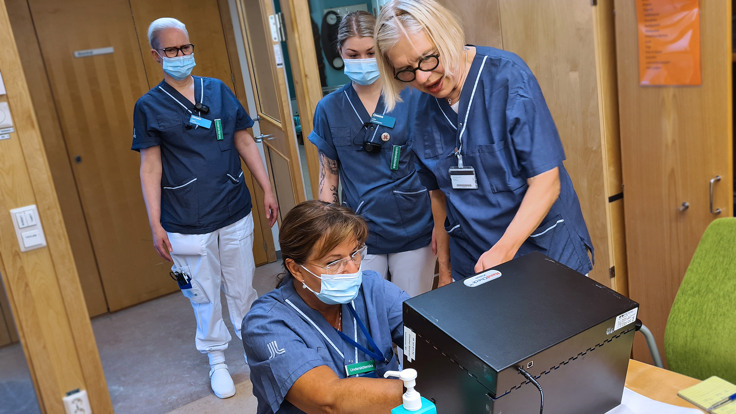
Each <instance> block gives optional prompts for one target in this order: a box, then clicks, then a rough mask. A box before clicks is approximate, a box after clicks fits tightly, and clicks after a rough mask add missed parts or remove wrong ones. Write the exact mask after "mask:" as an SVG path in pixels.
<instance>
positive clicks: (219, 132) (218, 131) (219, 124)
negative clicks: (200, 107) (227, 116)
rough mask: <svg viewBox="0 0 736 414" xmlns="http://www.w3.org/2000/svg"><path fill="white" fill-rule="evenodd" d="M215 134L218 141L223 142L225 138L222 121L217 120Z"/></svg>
mask: <svg viewBox="0 0 736 414" xmlns="http://www.w3.org/2000/svg"><path fill="white" fill-rule="evenodd" d="M215 133H216V134H217V140H218V141H222V140H223V139H224V137H223V136H222V120H220V119H215Z"/></svg>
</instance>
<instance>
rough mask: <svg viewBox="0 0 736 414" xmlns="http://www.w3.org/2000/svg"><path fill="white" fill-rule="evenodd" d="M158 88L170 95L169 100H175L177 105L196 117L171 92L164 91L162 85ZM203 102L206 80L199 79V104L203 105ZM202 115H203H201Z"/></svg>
mask: <svg viewBox="0 0 736 414" xmlns="http://www.w3.org/2000/svg"><path fill="white" fill-rule="evenodd" d="M158 88H159V89H161V90H162V91H164V93H165V94H167V95H169V98H171V99H173V100H174V101H176V103H178V104H179V105H181V107H182V108H184V110H186V111H187V112H189V113H190V114H192V115H194V113H193V112H192V111H191V110H190V109H189V108H187V107H186V106H185V105H184V104H183V103H181V102H180V101H179V100H178V99H176V98H174V95H172V94H170V93H169V92H167V91H166V89H164V88H162V87H161V85H159V86H158ZM202 102H204V78H199V103H202ZM200 115H201V113H200Z"/></svg>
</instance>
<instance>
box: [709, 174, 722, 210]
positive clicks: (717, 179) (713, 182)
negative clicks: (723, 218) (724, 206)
mask: <svg viewBox="0 0 736 414" xmlns="http://www.w3.org/2000/svg"><path fill="white" fill-rule="evenodd" d="M718 181H721V176H720V175H716V176H715V177H713V178H711V179H710V214H721V209H720V208H717V209H715V210H713V184H715V183H716V182H718Z"/></svg>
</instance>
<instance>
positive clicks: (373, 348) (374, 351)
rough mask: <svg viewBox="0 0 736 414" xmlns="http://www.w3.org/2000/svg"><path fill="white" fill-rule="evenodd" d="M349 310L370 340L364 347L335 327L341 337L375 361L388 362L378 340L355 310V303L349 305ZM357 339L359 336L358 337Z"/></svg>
mask: <svg viewBox="0 0 736 414" xmlns="http://www.w3.org/2000/svg"><path fill="white" fill-rule="evenodd" d="M347 308H348V310H349V311H350V314H352V315H353V320H354V321H356V322H357V323H358V326H360V330H361V331H362V332H363V335H365V337H366V339H367V340H368V347H369V348H370V349H368V348H366V347H364V346H363V345H361V344H359V343H358V342H357V341H354V340H353V339H352V338H350V337H349V336H347V335H345V334H344V333H342V332H341V331H338V330H337V329H335V330H336V331H337V333H338V335H340V337H341V338H342V339H343V340H345V342H347V343H349V344H350V345H353V346H354V347H355V348H357V349H359V350H361V351H362V352H363V353H364V354H366V355H368V356H370V357H371V358H373V359H374V360H375V361H383V362H385V363H388V362H389V361H388V358H386V356H385V355H383V354H382V353H381V352H380V349H379V348H378V345H376V342H375V341H374V340H373V338H372V337H371V335H370V334H369V333H368V329H366V327H365V325H364V324H363V321H361V320H360V317H359V316H358V314H357V312H355V309H353V304H352V303H351V304H349V305H347ZM356 339H357V338H356ZM356 362H357V361H356Z"/></svg>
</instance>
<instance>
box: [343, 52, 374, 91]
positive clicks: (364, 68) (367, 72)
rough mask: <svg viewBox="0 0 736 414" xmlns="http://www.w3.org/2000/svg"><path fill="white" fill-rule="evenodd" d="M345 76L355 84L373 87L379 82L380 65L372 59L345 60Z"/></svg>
mask: <svg viewBox="0 0 736 414" xmlns="http://www.w3.org/2000/svg"><path fill="white" fill-rule="evenodd" d="M343 62H344V63H345V74H346V75H347V76H348V78H350V80H352V81H353V82H355V83H357V84H360V85H371V84H373V82H375V81H377V80H378V77H379V76H380V74H379V73H378V63H376V58H371V59H343Z"/></svg>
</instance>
